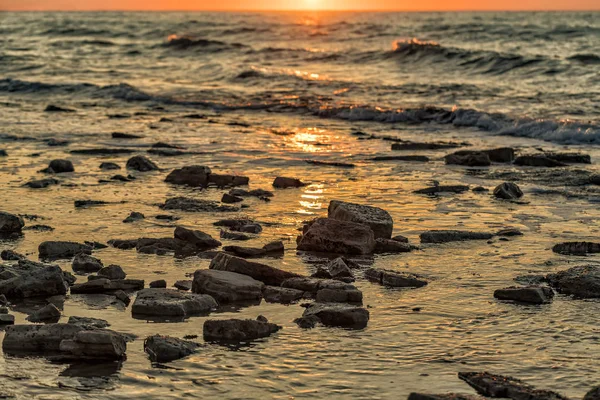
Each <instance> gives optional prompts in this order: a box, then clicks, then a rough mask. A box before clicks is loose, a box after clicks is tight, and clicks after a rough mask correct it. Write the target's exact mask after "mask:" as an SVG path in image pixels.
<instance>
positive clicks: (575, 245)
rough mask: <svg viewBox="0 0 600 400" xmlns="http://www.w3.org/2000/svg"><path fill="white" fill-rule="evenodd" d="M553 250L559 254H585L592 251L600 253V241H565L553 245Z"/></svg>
mask: <svg viewBox="0 0 600 400" xmlns="http://www.w3.org/2000/svg"><path fill="white" fill-rule="evenodd" d="M552 251H553V252H555V253H558V254H566V255H585V254H591V253H600V243H593V242H565V243H559V244H556V245H554V247H552Z"/></svg>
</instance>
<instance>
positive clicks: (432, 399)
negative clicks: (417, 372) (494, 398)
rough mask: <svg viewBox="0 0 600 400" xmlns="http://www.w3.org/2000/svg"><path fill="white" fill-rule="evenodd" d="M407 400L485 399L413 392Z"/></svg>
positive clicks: (456, 394)
mask: <svg viewBox="0 0 600 400" xmlns="http://www.w3.org/2000/svg"><path fill="white" fill-rule="evenodd" d="M408 400H485V398H484V397H479V396H473V395H470V394H462V393H446V394H425V393H414V392H413V393H411V394H409V395H408Z"/></svg>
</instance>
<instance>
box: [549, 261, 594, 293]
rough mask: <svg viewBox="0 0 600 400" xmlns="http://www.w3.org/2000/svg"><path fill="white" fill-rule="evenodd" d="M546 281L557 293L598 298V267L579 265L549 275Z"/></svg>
mask: <svg viewBox="0 0 600 400" xmlns="http://www.w3.org/2000/svg"><path fill="white" fill-rule="evenodd" d="M546 280H547V281H548V282H549V283H550V286H552V287H553V288H554V289H556V291H557V292H559V293H562V294H567V295H572V296H575V297H579V298H599V297H600V266H596V265H581V266H577V267H572V268H569V269H568V270H566V271H560V272H558V273H556V274H549V275H547V276H546Z"/></svg>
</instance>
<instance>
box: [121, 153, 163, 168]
mask: <svg viewBox="0 0 600 400" xmlns="http://www.w3.org/2000/svg"><path fill="white" fill-rule="evenodd" d="M126 166H127V169H134V170H136V171H140V172H147V171H157V170H158V166H157V165H156V164H155V163H153V162H152V161H151V160H150V159H148V158H147V157H144V156H135V157H132V158H130V159H129V160H127V165H126Z"/></svg>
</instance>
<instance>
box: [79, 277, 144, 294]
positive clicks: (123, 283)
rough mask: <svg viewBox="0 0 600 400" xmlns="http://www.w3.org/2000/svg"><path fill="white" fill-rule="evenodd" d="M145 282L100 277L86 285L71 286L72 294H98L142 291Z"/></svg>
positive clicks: (85, 283)
mask: <svg viewBox="0 0 600 400" xmlns="http://www.w3.org/2000/svg"><path fill="white" fill-rule="evenodd" d="M143 288H144V281H143V280H141V279H114V280H110V279H106V278H103V277H100V278H98V279H93V280H91V281H87V282H84V283H77V284H75V285H73V286H71V294H97V293H112V292H117V291H131V290H141V289H143Z"/></svg>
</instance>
